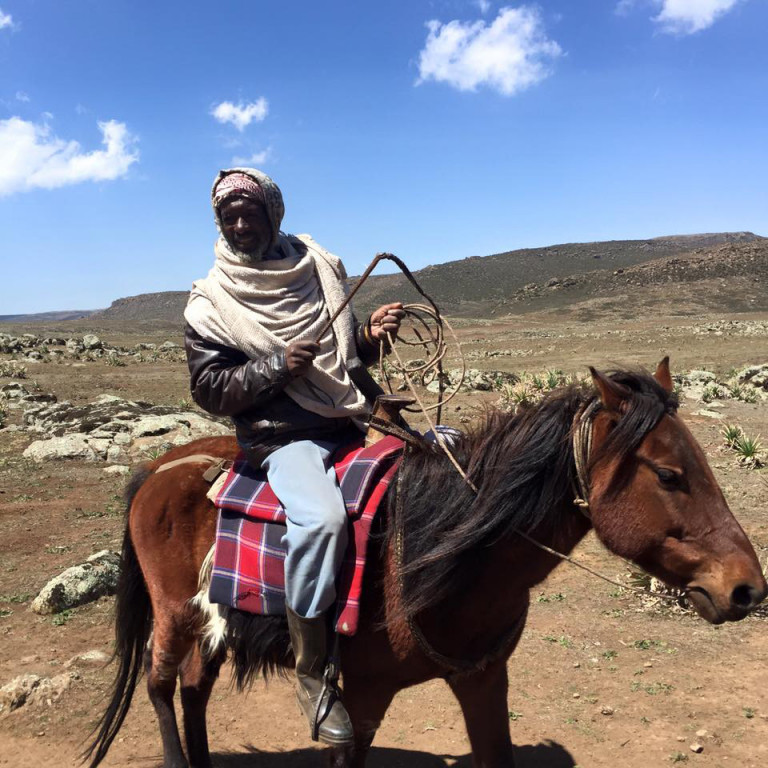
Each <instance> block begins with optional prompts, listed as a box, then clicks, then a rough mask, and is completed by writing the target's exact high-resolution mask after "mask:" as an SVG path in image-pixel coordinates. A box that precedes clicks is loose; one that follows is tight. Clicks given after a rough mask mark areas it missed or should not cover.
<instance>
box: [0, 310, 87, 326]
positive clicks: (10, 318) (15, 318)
mask: <svg viewBox="0 0 768 768" xmlns="http://www.w3.org/2000/svg"><path fill="white" fill-rule="evenodd" d="M97 311H98V310H94V309H71V310H62V311H60V312H38V313H36V314H34V315H0V323H64V322H67V321H68V320H81V319H82V318H84V317H89V316H90V315H92V314H93V313H94V312H97Z"/></svg>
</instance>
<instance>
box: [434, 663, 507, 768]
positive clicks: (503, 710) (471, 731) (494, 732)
mask: <svg viewBox="0 0 768 768" xmlns="http://www.w3.org/2000/svg"><path fill="white" fill-rule="evenodd" d="M448 684H449V685H450V686H451V690H452V691H453V693H454V695H455V696H456V698H457V699H458V700H459V704H461V711H462V712H463V714H464V722H465V723H466V726H467V735H468V736H469V743H470V744H471V745H472V765H473V768H513V766H514V764H515V761H514V758H513V756H512V740H511V738H510V736H509V712H508V710H507V688H508V681H507V664H506V659H503V660H501V661H497V662H494V663H493V664H491V665H490V666H488V667H487V668H486V669H484V670H483V671H482V672H475V673H473V674H470V675H459V676H457V677H456V678H452V679H449V680H448Z"/></svg>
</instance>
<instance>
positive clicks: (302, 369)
mask: <svg viewBox="0 0 768 768" xmlns="http://www.w3.org/2000/svg"><path fill="white" fill-rule="evenodd" d="M319 351H320V345H319V344H318V343H317V342H316V341H294V342H293V344H289V345H288V348H287V349H286V350H285V364H286V366H287V367H288V373H290V374H291V376H293V378H294V379H295V378H296V377H297V376H306V374H307V373H308V371H309V369H310V368H311V367H312V361H313V360H314V359H315V357H317V353H318V352H319Z"/></svg>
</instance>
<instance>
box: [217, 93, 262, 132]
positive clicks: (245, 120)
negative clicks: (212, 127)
mask: <svg viewBox="0 0 768 768" xmlns="http://www.w3.org/2000/svg"><path fill="white" fill-rule="evenodd" d="M268 112H269V104H268V103H267V100H266V99H265V98H261V99H259V100H258V101H254V102H251V103H250V104H245V103H243V102H242V101H241V102H238V103H237V104H233V103H232V102H231V101H222V102H221V104H217V105H216V106H215V107H214V108H213V109H212V110H211V114H212V115H213V117H214V118H215V119H216V120H218V121H219V122H220V123H232V125H234V126H235V128H237V130H238V131H243V130H245V128H247V127H248V126H249V125H250V124H251V123H252V122H253V121H254V120H255V121H256V122H257V123H260V122H261V121H262V120H264V118H265V117H266V116H267V113H268Z"/></svg>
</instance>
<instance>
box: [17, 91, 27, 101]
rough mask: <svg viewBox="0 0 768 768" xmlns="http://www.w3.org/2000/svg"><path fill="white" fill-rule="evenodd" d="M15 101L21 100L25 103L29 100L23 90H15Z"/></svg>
mask: <svg viewBox="0 0 768 768" xmlns="http://www.w3.org/2000/svg"><path fill="white" fill-rule="evenodd" d="M16 101H23V102H24V103H25V104H26V103H27V102H28V101H29V95H28V94H26V93H24V91H16Z"/></svg>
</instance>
